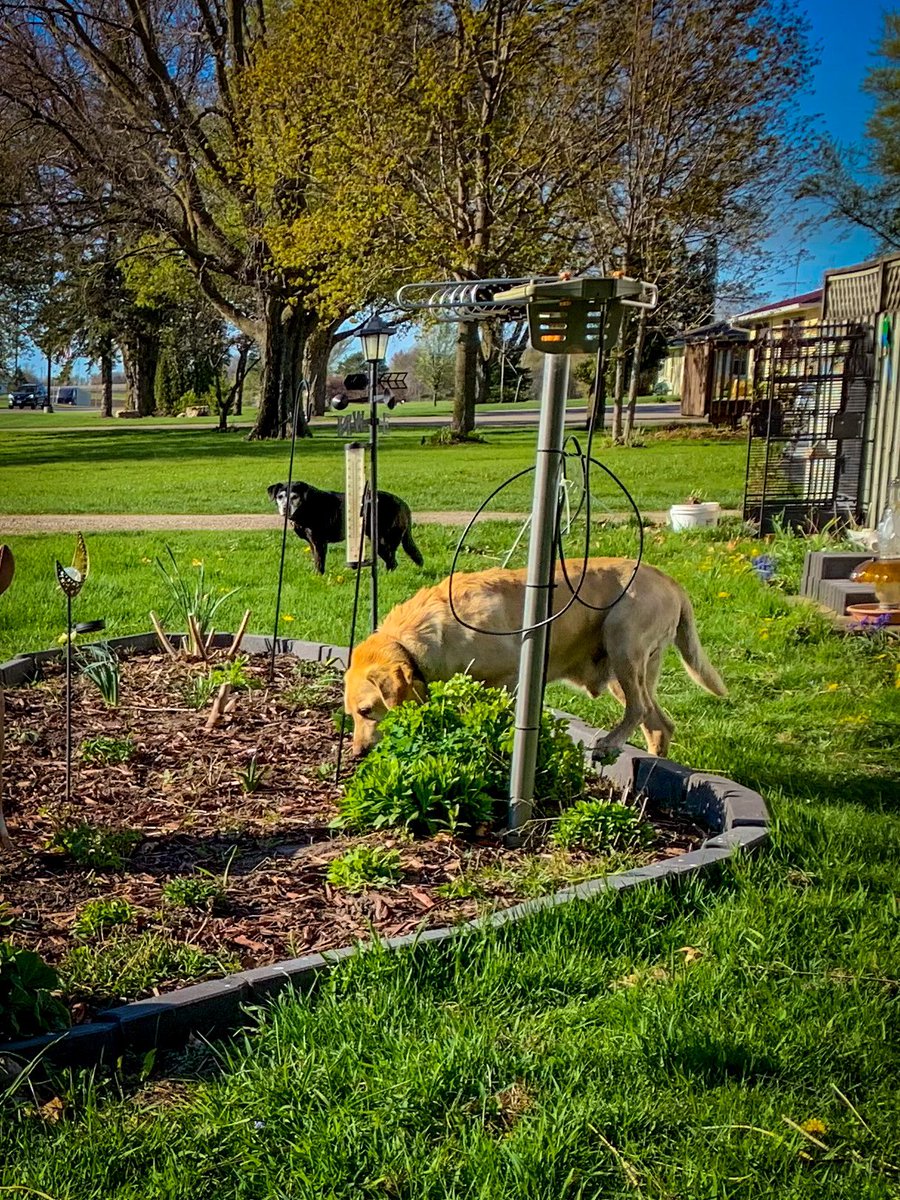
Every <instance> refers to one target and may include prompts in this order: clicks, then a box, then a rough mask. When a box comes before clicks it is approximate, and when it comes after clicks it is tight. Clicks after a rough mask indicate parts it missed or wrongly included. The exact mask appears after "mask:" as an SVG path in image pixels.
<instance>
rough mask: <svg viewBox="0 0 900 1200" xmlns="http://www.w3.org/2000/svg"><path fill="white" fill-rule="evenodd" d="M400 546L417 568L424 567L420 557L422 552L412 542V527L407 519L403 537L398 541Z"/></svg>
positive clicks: (423, 560) (422, 559) (423, 561)
mask: <svg viewBox="0 0 900 1200" xmlns="http://www.w3.org/2000/svg"><path fill="white" fill-rule="evenodd" d="M400 545H401V546H402V547H403V549H404V550H405V551H406V553H407V554H408V555H409V557H410V558H411V559H412V560H413V562H414V563H415V564H416V566H417V567H423V566H424V565H425V559H424V558H423V557H422V551H421V550H420V549H419V547H418V546H417V545H416V543H415V542H414V541H413V535H412V525H411V523H410V521H409V520H408V519H407V522H406V527H405V528H404V530H403V537H402V538H401V539H400Z"/></svg>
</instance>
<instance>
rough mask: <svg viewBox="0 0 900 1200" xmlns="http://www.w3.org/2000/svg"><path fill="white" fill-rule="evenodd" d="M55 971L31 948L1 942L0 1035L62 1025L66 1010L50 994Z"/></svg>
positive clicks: (66, 1020)
mask: <svg viewBox="0 0 900 1200" xmlns="http://www.w3.org/2000/svg"><path fill="white" fill-rule="evenodd" d="M58 987H59V977H58V975H57V974H56V971H54V969H53V968H52V967H51V966H48V964H47V963H45V962H44V960H43V959H42V958H41V957H40V955H39V954H35V953H34V951H32V950H22V949H20V948H19V947H18V946H13V945H12V943H11V942H0V1038H3V1037H7V1038H8V1037H27V1036H29V1035H30V1034H33V1033H43V1032H44V1031H45V1030H48V1029H62V1028H64V1027H65V1026H66V1025H68V1023H69V1014H68V1013H67V1012H66V1010H65V1008H64V1007H63V1005H62V1004H60V1002H59V1000H58V999H57V998H56V997H55V996H54V995H53V994H52V993H53V992H54V991H55V990H56V989H57V988H58Z"/></svg>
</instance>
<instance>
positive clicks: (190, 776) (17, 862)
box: [0, 655, 703, 1019]
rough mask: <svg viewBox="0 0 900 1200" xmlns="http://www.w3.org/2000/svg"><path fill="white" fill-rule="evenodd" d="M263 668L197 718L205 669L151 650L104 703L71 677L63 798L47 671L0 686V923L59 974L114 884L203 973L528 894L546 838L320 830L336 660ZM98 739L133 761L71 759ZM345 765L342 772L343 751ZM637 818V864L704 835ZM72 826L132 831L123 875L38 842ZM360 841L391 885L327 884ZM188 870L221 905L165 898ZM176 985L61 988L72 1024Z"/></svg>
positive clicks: (137, 928) (326, 823)
mask: <svg viewBox="0 0 900 1200" xmlns="http://www.w3.org/2000/svg"><path fill="white" fill-rule="evenodd" d="M213 665H214V666H224V665H225V663H224V661H223V660H220V661H219V662H217V663H215V664H213ZM266 669H267V663H266V662H264V661H262V660H261V659H250V660H249V661H248V663H247V667H246V670H247V673H248V674H249V675H250V676H251V677H252V679H253V683H254V686H253V687H251V688H249V689H241V690H239V691H237V692H236V693H234V694H235V695H236V696H237V702H236V705H235V707H234V709H233V711H232V712H231V713H229V714H227V715H226V716H225V718H224V720H223V722H222V723H221V724H220V725H219V726H218V727H216V728H214V729H212V730H207V729H206V728H205V726H206V723H207V719H208V716H209V711H210V705H211V700H210V701H209V702H207V704H206V705H205V707H203V708H201V709H199V710H198V709H196V708H193V707H191V706H190V704H189V703H188V701H187V700H186V696H187V694H188V692H189V690H190V688H191V687H192V686H193V685H195V682H196V680H197V679H198V678H200V677H202V676H204V675H205V674H206V673H207V672H208V670H209V668H208V667H207V666H206V665H204V664H202V663H201V664H197V663H190V662H187V661H184V660H180V659H179V660H173V659H171V658H169V657H166V656H164V655H146V656H135V657H130V658H126V659H123V661H122V664H121V691H120V703H119V706H118V707H116V708H107V707H106V706H105V704H104V703H103V701H102V699H101V697H100V695H99V692H98V691H97V689H96V688H95V687H94V686H93V685H92V684H90V683H88V682H87V681H85V680H84V679H82V678H81V677H77V678H76V681H75V684H74V695H75V703H74V719H73V759H74V765H73V784H72V799H71V803H70V805H69V806H68V809H67V808H66V805H65V799H64V797H65V790H64V789H65V765H64V763H65V757H64V756H65V708H64V678H63V673H62V668H61V667H56V666H53V667H50V668H48V669H47V671H46V674H45V678H44V680H43V681H42V682H41V683H39V684H35V685H33V686H31V687H25V688H12V689H7V691H6V708H7V718H6V762H5V766H4V780H5V810H6V817H7V822H8V824H9V828H10V834H11V836H12V839H13V843H14V847H13V850H12V851H7V852H0V936H4V937H9V938H10V939H11V940H12V941H13V942H14V943H15V944H16V945H19V946H24V947H27V948H29V949H33V950H36V951H38V952H39V953H40V954H41V955H43V956H44V958H45V959H46V960H47V961H48V962H50V963H53V964H55V965H58V966H61V967H62V974H63V978H65V974H66V970H65V962H66V958H67V956H68V955H69V953H70V951H71V950H72V948H73V947H74V946H77V945H80V944H84V942H83V941H79V939H78V938H76V937H75V935H74V932H73V923H74V922H75V920H76V917H77V915H78V913H79V912H80V911H81V910H82V908H83V906H84V905H85V903H86V902H87V901H89V900H93V899H96V898H98V897H102V898H110V897H121V898H122V899H125V900H127V901H129V902H130V903H131V904H132V905H133V906H134V907H135V909H136V910H137V917H136V921H135V923H134V924H133V925H131V926H129V927H128V928H127V930H124V931H123V933H125V934H127V935H129V936H133V935H134V934H135V933H140V932H146V931H152V932H155V933H158V934H160V935H161V936H163V937H165V938H169V939H175V940H177V941H178V942H182V943H187V944H190V945H192V946H196V947H198V948H199V949H200V950H202V951H203V952H205V953H206V954H211V955H215V956H216V957H217V958H218V959H219V961H220V963H221V964H223V965H222V966H221V967H220V968H219V971H218V972H216V970H215V969H214V968H213V969H212V970H211V971H210V970H209V969H207V974H209V973H212V974H215V973H221V971H222V970H227V969H238V968H240V967H243V968H247V967H255V966H262V965H265V964H268V963H272V962H276V961H278V960H280V959H284V958H291V957H295V956H298V955H302V954H306V953H311V952H313V951H324V950H328V949H333V948H335V947H338V946H344V945H347V944H348V943H352V942H353V941H354V940H356V939H366V938H369V937H371V936H372V934H373V932H374V933H377V934H378V935H381V936H384V937H394V936H398V935H402V934H406V933H411V932H413V931H415V930H417V929H419V928H420V927H423V926H429V925H431V926H438V925H447V924H452V923H454V922H457V921H460V920H465V919H469V918H472V917H474V916H476V915H477V914H478V913H479V912H483V911H485V908H486V907H487V908H490V907H496V906H506V905H510V904H514V903H516V902H518V901H519V900H521V899H523V898H524V896H525V895H528V894H533V890H529V889H528V888H527V887H525V885H524V884H523V883H522V875H523V873H524V872H525V869H526V868H528V867H529V866H531V867H532V868H534V867H535V865H537V867H541V866H542V865H543V866H544V867H546V868H549V867H552V866H553V865H554V864H556V866H557V867H559V864H560V862H561V855H562V852H560V851H552V850H551V849H550V848H549V847H547V846H546V844H545V845H543V846H540V845H537V846H534V847H532V848H530V849H528V850H525V851H511V850H507V849H504V848H503V847H501V845H500V843H499V841H498V839H497V837H496V836H495V835H494V834H490V833H486V834H484V835H483V836H480V837H477V838H473V839H463V838H459V837H453V836H451V835H450V834H446V833H443V834H439V835H437V836H435V837H431V838H416V839H414V840H412V839H409V838H406V837H403V836H400V835H398V834H396V833H380V834H374V835H369V836H367V837H364V838H360V837H352V836H349V835H347V834H345V833H343V832H341V831H340V830H334V829H331V828H330V823H331V822H332V821H333V819H334V818H335V816H336V814H337V801H338V798H339V795H340V789H339V787H338V786H337V785H336V784H335V782H334V764H335V758H336V752H337V740H338V733H337V728H336V725H335V721H334V714H335V713H336V711H337V710H338V708H339V705H340V699H341V692H340V679H339V677H338V675H337V674H336V673H335V672H334V671H333V670H330V669H328V668H321V667H318V666H312V665H311V664H298V662H297V660H296V659H293V658H289V657H285V658H280V659H279V660H278V661H277V664H276V679H275V683H274V686H272V687H269V686H268V685H267V683H266ZM97 737H105V738H114V739H118V740H124V739H129V740H130V741H131V742H132V743H133V752H132V754H131V756H130V758H128V760H127V761H125V762H121V763H118V764H111V765H91V764H90V763H88V762H85V761H83V760H82V758H81V749H82V747H83V744H84V742H85V739H94V738H97ZM251 760H255V761H256V764H257V766H258V767H260V768H262V769H263V770H264V781H263V785H262V787H261V788H260V789H259V790H257V791H254V792H251V793H248V792H247V791H245V790H244V787H242V783H241V773H242V772H246V770H247V767H248V764H250V763H251ZM347 769H350V770H352V763H350V762H349V761H348V763H347ZM245 782H246V777H245ZM647 815H648V817H650V818H651V819H652V820H653V823H654V825H655V827H656V829H657V838H656V842H655V844H654V845H653V847H651V849H650V851H649V852H647V853H645V854H642V855H641V856H640V857H639V860H637V861H641V862H647V861H654V860H658V859H660V858H663V857H667V856H670V855H673V854H680V853H683V852H684V851H685V850H688V849H691V848H693V847H695V846H696V845H697V844H699V842H700V841H701V840H702V837H703V833H702V831H700V830H699V829H697V828H696V827H693V826H691V825H689V824H687V823H685V821H684V820H683V819H680V820H677V819H674V818H672V817H671V816H666V815H665V814H659V813H648V814H647ZM80 821H87V822H90V823H91V824H92V825H94V826H102V827H114V828H126V829H131V830H138V831H140V833H141V835H142V840H141V841H140V843H139V844H138V845H137V846H136V848H135V849H134V851H133V853H132V854H131V856H130V858H129V859H128V861H127V864H126V866H125V867H124V868H123V869H122V870H120V871H92V870H89V869H87V868H85V867H83V866H79V865H78V864H77V863H75V862H73V861H72V860H71V859H70V858H69V857H68V856H67V855H66V854H65V853H62V854H61V853H59V852H49V851H48V850H47V848H46V847H47V845H48V842H50V840H51V839H52V837H53V835H54V832H55V831H56V830H58V829H59V828H60V827H61V826H66V825H73V824H76V823H78V822H80ZM363 842H365V843H368V844H377V845H379V846H383V847H391V848H396V849H397V850H398V851H399V853H400V856H401V861H402V867H403V878H402V881H401V882H400V883H399V884H397V885H396V886H393V887H389V888H384V889H379V890H372V891H369V892H365V893H362V894H358V895H353V894H349V893H347V892H344V891H341V890H339V889H337V888H335V887H333V886H332V885H331V884H330V883H329V882H328V881H327V879H326V871H327V867H328V864H329V863H330V861H331V860H332V859H333V858H335V857H336V856H338V855H340V854H342V853H344V852H345V851H346V850H347V849H348V848H349V847H350V846H352V845H354V844H359V843H363ZM562 859H563V860H565V861H564V864H563V869H564V870H568V871H569V872H570V874H571V872H573V871H574V872H578V873H579V874H580V877H587V876H588V875H590V874H593V875H597V874H603V873H604V872H605V870H606V869H608V867H609V862H608V861H606V862H604V861H603V860H594V861H593V862H592V861H591V860H590V859H589V858H588V857H587V856H583V855H582V856H578V855H574V854H571V855H562ZM634 861H636V860H635V859H634V858H632V859H631V860H629V861H628V863H627V864H626V865H631V864H632V863H633V862H634ZM617 865H618V866H621V865H622V860H621V859H620V860H619V862H618V863H617ZM484 868H502V872H501V871H499V870H497V871H495V872H494V876H497V875H501V876H502V877H500V878H496V877H494V878H492V879H490V880H489V881H487V882H486V883H485V885H484V892H485V893H486V894H485V895H483V896H481V897H480V898H475V897H471V896H470V897H465V898H459V899H451V898H447V897H445V896H441V895H440V894H438V893H437V892H436V889H437V888H439V887H440V885H443V884H447V883H449V882H451V881H452V880H454V879H455V878H457V877H458V876H459V875H460V874H461V873H463V872H465V873H466V874H467V875H471V874H472V873H473V872H475V871H480V870H482V869H484ZM201 871H208V872H212V873H214V874H215V875H217V876H219V877H221V876H222V875H223V873H225V872H226V871H227V881H226V882H227V903H226V905H225V907H224V910H223V911H222V912H221V913H219V912H212V913H210V912H193V911H190V910H186V909H176V908H173V907H172V906H171V905H169V904H166V903H164V900H163V893H162V888H163V885H164V884H165V883H166V882H167V881H169V880H171V879H173V878H176V877H184V876H195V875H197V874H198V873H199V872H201ZM545 873H546V872H545ZM532 875H533V871H532ZM565 882H566V880H565V878H564V877H560V878H559V879H558V880H557V881H556V882H555V883H554V882H553V881H551V882H550V883H548V884H546V886H547V887H548V888H549V889H550V890H554V888H555V887H556V886H565ZM108 936H110V937H112V936H121V935H120V934H119V933H116V934H110V935H108ZM94 944H97V943H96V940H95V942H94ZM197 977H198V976H194V977H193V978H192V980H191V981H192V982H193V981H195V979H196V978H197ZM183 982H184V979H178V978H173V979H167V978H158V979H155V980H153V981H152V982H150V983H148V985H147V986H146V987H144V988H142V989H138V991H137V993H136V994H126V992H124V991H123V990H122V989H117V988H116V987H115V986H112V987H109V986H107V987H106V988H105V989H100V990H99V991H98V992H97V993H96V994H95V993H94V992H92V990H91V989H90V988H87V989H86V990H85V989H83V988H82V989H81V991H80V992H79V994H77V995H69V996H67V999H68V1000H69V1001H70V1005H71V1006H72V1007H73V1012H74V1015H75V1017H76V1019H85V1018H86V1017H88V1016H89V1015H90V1014H91V1013H92V1012H94V1011H96V1010H97V1009H98V1008H99V1007H102V1006H105V1005H106V1004H108V1003H110V1002H111V1001H122V1000H130V999H136V998H138V997H139V996H140V995H152V994H155V993H156V992H158V991H162V990H169V989H171V988H173V987H176V986H179V984H181V983H183Z"/></svg>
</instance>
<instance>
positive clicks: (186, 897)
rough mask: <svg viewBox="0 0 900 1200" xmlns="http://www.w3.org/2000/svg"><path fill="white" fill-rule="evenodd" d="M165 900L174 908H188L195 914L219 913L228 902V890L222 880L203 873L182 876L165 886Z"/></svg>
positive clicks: (171, 880) (163, 892) (206, 872)
mask: <svg viewBox="0 0 900 1200" xmlns="http://www.w3.org/2000/svg"><path fill="white" fill-rule="evenodd" d="M162 894H163V900H165V902H166V904H168V905H170V906H171V907H172V908H188V909H191V910H192V911H194V912H207V913H211V912H219V911H221V910H222V909H223V908H224V907H225V904H226V901H227V896H228V894H227V890H226V888H225V884H224V883H223V881H222V880H221V879H218V878H216V876H214V875H212V874H210V873H209V872H208V871H201V872H199V873H198V874H197V875H182V876H179V877H178V878H177V879H170V880H169V881H168V883H164V884H163V890H162Z"/></svg>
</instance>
